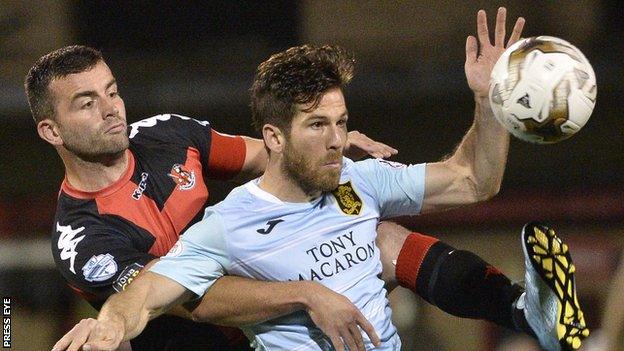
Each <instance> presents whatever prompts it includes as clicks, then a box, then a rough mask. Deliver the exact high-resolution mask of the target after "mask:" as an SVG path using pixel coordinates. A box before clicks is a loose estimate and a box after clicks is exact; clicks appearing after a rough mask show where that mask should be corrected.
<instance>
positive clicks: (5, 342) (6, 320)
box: [2, 297, 11, 349]
mask: <svg viewBox="0 0 624 351" xmlns="http://www.w3.org/2000/svg"><path fill="white" fill-rule="evenodd" d="M10 347H11V298H10V297H3V298H2V348H3V349H8V348H10Z"/></svg>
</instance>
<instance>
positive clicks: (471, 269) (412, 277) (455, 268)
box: [396, 233, 533, 335]
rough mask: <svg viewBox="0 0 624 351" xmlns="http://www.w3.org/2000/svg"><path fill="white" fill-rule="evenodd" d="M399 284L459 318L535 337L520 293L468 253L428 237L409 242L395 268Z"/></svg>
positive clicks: (419, 236) (411, 237)
mask: <svg viewBox="0 0 624 351" xmlns="http://www.w3.org/2000/svg"><path fill="white" fill-rule="evenodd" d="M396 276H397V280H398V281H399V284H400V285H401V286H403V287H405V288H408V289H410V290H412V291H413V292H415V293H416V294H418V295H419V296H420V297H422V298H423V299H425V300H426V301H427V302H429V303H431V304H433V305H434V306H437V307H438V308H440V309H441V310H443V311H445V312H447V313H449V314H452V315H454V316H458V317H464V318H475V319H485V320H488V321H490V322H494V323H496V324H498V325H500V326H503V327H506V328H509V329H512V330H517V331H524V332H526V333H528V334H529V335H533V332H532V330H531V329H530V328H529V327H528V324H527V323H526V320H525V319H524V314H523V311H522V307H523V306H517V305H516V301H517V300H518V298H519V297H520V295H521V294H522V293H523V292H524V289H523V288H522V287H521V286H520V285H517V284H513V283H512V282H511V281H510V280H509V278H507V277H506V276H505V275H504V274H502V273H501V272H500V271H499V270H498V269H497V268H495V267H493V266H491V265H489V264H488V263H487V262H485V261H483V260H482V259H481V258H480V257H478V256H477V255H475V254H473V253H472V252H469V251H465V250H456V249H455V248H453V247H451V246H450V245H448V244H446V243H444V242H441V241H439V240H438V239H435V238H433V237H430V236H426V235H422V234H418V233H412V234H410V235H409V236H408V238H407V239H406V241H405V243H404V244H403V247H402V248H401V252H400V253H399V257H398V259H397V263H396Z"/></svg>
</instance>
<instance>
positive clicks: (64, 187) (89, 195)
mask: <svg viewBox="0 0 624 351" xmlns="http://www.w3.org/2000/svg"><path fill="white" fill-rule="evenodd" d="M126 156H127V157H128V168H127V169H126V171H125V172H124V174H123V175H122V176H121V177H120V178H119V179H117V180H116V181H115V182H114V183H113V184H111V185H109V186H107V187H106V188H104V189H100V190H98V191H82V190H78V189H76V188H74V187H72V186H71V185H70V184H69V182H68V181H67V174H66V175H65V178H64V179H63V183H62V184H61V191H64V192H65V193H66V194H68V195H69V196H72V197H75V198H77V199H83V200H89V199H95V198H96V197H101V196H108V195H110V194H112V193H114V192H116V191H117V190H119V189H121V188H122V187H123V186H124V185H126V183H128V181H129V180H130V178H131V177H132V173H133V172H134V162H135V161H134V155H133V154H132V152H131V151H130V150H129V149H126ZM135 186H136V185H135ZM59 194H60V192H59Z"/></svg>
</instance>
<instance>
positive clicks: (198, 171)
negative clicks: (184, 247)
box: [150, 148, 212, 256]
mask: <svg viewBox="0 0 624 351" xmlns="http://www.w3.org/2000/svg"><path fill="white" fill-rule="evenodd" d="M210 153H211V154H212V151H210ZM184 169H186V170H187V171H188V172H193V174H194V178H195V185H194V186H193V187H192V188H190V189H187V190H182V188H181V186H179V185H176V187H175V189H174V190H173V192H172V193H171V195H169V198H167V201H166V202H165V204H164V206H163V210H162V213H163V215H164V216H166V217H168V218H175V219H176V221H174V222H173V226H174V230H175V232H176V233H178V236H179V235H180V232H182V229H184V228H185V227H186V226H187V225H188V224H189V223H190V222H191V220H192V219H193V218H194V217H195V216H196V215H197V214H198V213H199V212H201V211H202V210H203V209H204V207H205V205H206V199H207V198H208V196H209V193H208V187H207V186H206V184H205V183H204V179H203V177H202V164H201V155H200V153H199V151H198V150H197V149H194V148H189V149H188V151H187V154H186V163H185V164H184ZM172 181H174V180H173V179H172ZM177 239H178V238H177V237H176V238H175V240H174V241H173V242H172V243H171V245H169V246H165V247H163V248H162V249H163V250H165V249H166V250H165V251H164V252H162V253H161V252H160V251H155V249H156V248H155V247H154V246H153V247H152V250H150V253H151V254H154V255H157V256H163V255H165V254H166V253H167V252H168V251H169V249H170V248H171V247H172V246H173V244H175V242H176V241H177Z"/></svg>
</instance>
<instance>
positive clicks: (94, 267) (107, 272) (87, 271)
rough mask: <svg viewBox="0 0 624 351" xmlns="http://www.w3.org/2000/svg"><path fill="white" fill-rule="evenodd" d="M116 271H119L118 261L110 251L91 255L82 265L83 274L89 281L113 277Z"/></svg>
mask: <svg viewBox="0 0 624 351" xmlns="http://www.w3.org/2000/svg"><path fill="white" fill-rule="evenodd" d="M115 273H117V262H115V257H113V255H111V254H109V253H107V254H102V255H97V256H95V255H93V256H91V258H90V259H89V261H87V263H85V265H84V266H83V267H82V275H84V277H85V280H86V281H88V282H101V281H104V280H106V279H108V278H111V277H112V276H114V275H115Z"/></svg>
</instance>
